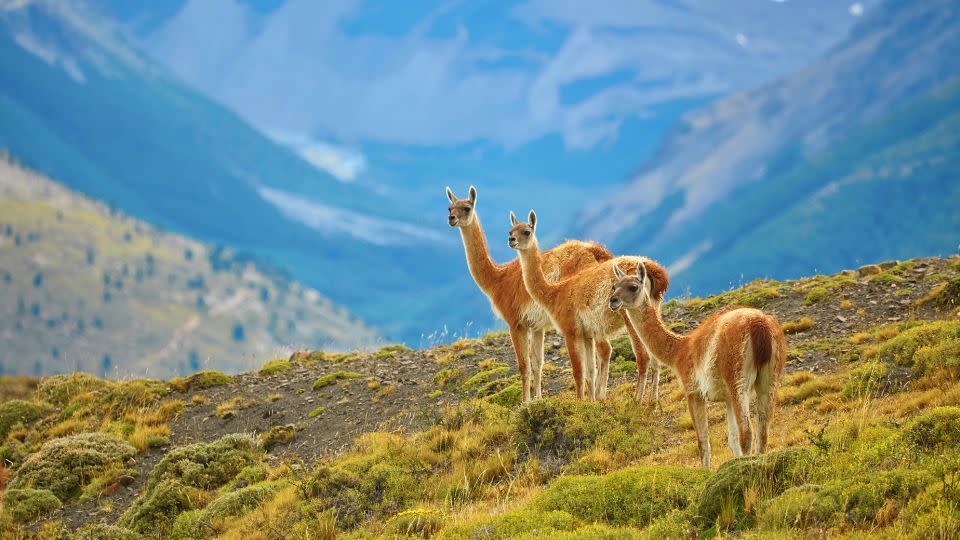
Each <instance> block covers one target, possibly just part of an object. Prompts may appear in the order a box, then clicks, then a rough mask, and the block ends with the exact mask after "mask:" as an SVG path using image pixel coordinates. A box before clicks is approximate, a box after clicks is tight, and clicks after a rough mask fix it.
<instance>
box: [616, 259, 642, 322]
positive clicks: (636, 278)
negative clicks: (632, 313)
mask: <svg viewBox="0 0 960 540" xmlns="http://www.w3.org/2000/svg"><path fill="white" fill-rule="evenodd" d="M610 263H611V264H612V265H613V273H614V275H616V277H617V280H616V281H615V282H614V283H613V292H612V293H611V295H610V309H612V310H614V311H616V310H618V309H620V308H621V307H624V306H626V307H643V306H644V305H645V304H646V303H647V302H648V301H650V280H649V279H647V267H646V266H645V265H644V264H643V261H642V260H641V261H640V262H639V263H637V273H636V274H624V273H623V271H621V270H620V267H619V266H617V260H616V259H614V260H612V261H610Z"/></svg>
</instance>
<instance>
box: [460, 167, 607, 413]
mask: <svg viewBox="0 0 960 540" xmlns="http://www.w3.org/2000/svg"><path fill="white" fill-rule="evenodd" d="M468 193H469V195H468V197H467V198H466V199H458V198H457V196H456V195H454V193H453V191H452V190H451V189H450V188H449V187H447V198H448V199H450V207H449V208H448V212H449V215H448V218H447V221H448V223H449V224H450V226H451V227H456V228H459V229H460V235H461V236H462V238H463V248H464V251H465V252H466V256H467V267H468V268H469V270H470V275H471V276H473V280H474V281H475V282H476V283H477V286H478V287H480V290H481V291H483V293H484V294H485V295H487V297H488V298H489V299H490V304H491V306H492V308H493V312H494V314H496V316H497V317H499V318H500V319H502V320H503V321H505V322H506V323H507V327H508V328H509V330H510V339H511V341H512V342H513V351H514V353H515V354H516V357H517V367H518V370H519V372H520V380H521V381H522V388H523V401H525V402H526V401H529V400H530V399H531V397H533V398H537V399H539V398H540V397H541V396H542V380H543V341H544V332H545V331H546V330H549V329H551V328H553V325H552V323H551V320H550V317H549V315H547V313H546V312H545V311H544V310H543V308H541V307H540V305H539V304H537V303H536V302H534V301H533V299H532V298H530V295H529V294H527V290H526V288H525V287H524V286H523V278H522V276H521V271H520V263H519V262H518V261H517V260H516V259H514V260H513V261H510V262H509V263H507V264H497V263H495V262H494V261H493V259H492V258H491V257H490V251H489V248H488V246H487V238H486V235H485V234H484V232H483V227H482V226H481V225H480V218H479V217H478V216H477V211H476V203H477V190H476V188H475V187H473V186H470V190H469V192H468ZM543 258H544V269H545V270H544V271H545V272H546V274H547V276H548V279H550V280H552V281H556V280H557V279H560V278H562V277H564V276H569V275H571V274H573V273H574V272H576V271H577V270H579V269H581V268H584V267H587V266H593V265H596V264H597V263H599V262H603V261H608V260H610V259H612V258H613V255H612V254H611V253H610V252H609V251H607V249H606V248H604V247H603V246H601V245H599V244H596V243H593V242H579V241H575V240H568V241H566V242H564V243H562V244H560V245H559V246H557V247H555V248H553V249H551V250H549V251H547V252H545V253H544V256H543ZM611 351H612V349H611V347H610V343H609V341H605V340H604V341H598V342H597V343H596V352H597V355H598V356H599V357H600V358H604V357H605V358H609V357H610V353H611ZM529 364H532V366H530V367H532V369H529V368H528V366H529ZM531 371H532V373H531Z"/></svg>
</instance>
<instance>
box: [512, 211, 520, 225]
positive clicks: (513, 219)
mask: <svg viewBox="0 0 960 540" xmlns="http://www.w3.org/2000/svg"><path fill="white" fill-rule="evenodd" d="M519 223H520V221H519V220H518V219H517V216H515V215H514V214H513V210H511V211H510V226H512V227H516V226H517V225H518V224H519Z"/></svg>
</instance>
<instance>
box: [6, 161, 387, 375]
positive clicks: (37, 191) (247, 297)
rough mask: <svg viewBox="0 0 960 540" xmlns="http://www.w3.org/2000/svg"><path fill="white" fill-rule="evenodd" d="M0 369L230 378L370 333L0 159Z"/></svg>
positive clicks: (254, 272) (244, 267)
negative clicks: (271, 359) (294, 350)
mask: <svg viewBox="0 0 960 540" xmlns="http://www.w3.org/2000/svg"><path fill="white" fill-rule="evenodd" d="M0 282H2V283H0V373H5V374H10V373H17V374H25V373H32V374H36V375H40V374H51V373H64V372H71V371H74V370H82V371H87V372H93V373H97V374H99V375H106V376H117V375H120V376H129V375H139V376H143V375H150V376H165V377H167V376H172V375H177V374H183V373H190V372H194V371H197V370H198V369H201V368H203V367H209V368H212V369H218V370H224V371H229V372H237V371H242V370H245V369H249V368H250V364H249V362H250V359H251V357H253V356H254V355H256V356H263V355H270V354H275V353H277V352H279V351H282V350H283V349H285V348H288V347H290V346H303V345H308V344H309V345H310V346H323V347H329V348H332V349H340V350H344V349H351V348H354V347H360V346H369V345H370V344H372V343H375V342H376V341H377V340H378V335H377V333H376V332H375V331H374V330H372V329H371V328H370V327H368V326H367V325H365V324H364V323H363V322H361V321H359V320H357V319H356V318H354V317H352V316H350V314H349V313H348V312H347V311H346V310H344V309H343V308H342V307H339V306H337V305H334V304H333V303H332V302H330V300H328V299H326V298H324V297H323V296H321V295H320V294H319V293H318V292H317V291H316V290H314V289H311V288H308V287H304V286H302V285H300V284H299V283H297V282H296V281H292V280H290V279H289V278H287V277H285V276H284V275H283V274H280V273H278V272H275V271H270V270H265V269H264V268H263V267H262V266H260V265H257V264H255V263H253V262H251V261H249V260H244V259H243V258H241V257H238V256H237V255H236V254H235V253H233V252H231V251H230V250H226V249H222V248H218V247H214V246H210V245H207V244H203V243H200V242H197V241H194V240H191V239H188V238H185V237H183V236H179V235H176V234H171V233H165V232H162V231H160V230H158V229H156V228H154V227H152V226H150V225H147V224H145V223H144V222H142V221H139V220H136V219H133V218H130V217H127V216H125V215H123V214H121V213H119V212H118V211H116V210H113V209H111V208H109V207H107V206H106V205H104V204H102V203H99V202H96V201H93V200H91V199H89V198H86V197H83V196H81V195H79V194H77V193H75V192H72V191H70V190H68V189H66V188H64V187H62V186H61V185H59V184H57V183H55V182H53V181H51V180H49V179H47V178H44V177H42V176H40V175H38V174H35V173H33V172H31V171H29V170H26V169H24V168H21V167H20V166H18V165H14V164H13V163H11V162H10V161H8V160H7V159H3V160H0Z"/></svg>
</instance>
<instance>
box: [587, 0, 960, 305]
mask: <svg viewBox="0 0 960 540" xmlns="http://www.w3.org/2000/svg"><path fill="white" fill-rule="evenodd" d="M957 22H960V3H958V2H955V1H946V0H938V1H933V2H923V3H902V2H887V3H885V4H883V5H881V6H878V7H877V8H876V9H874V10H873V12H872V13H871V15H870V16H869V17H867V18H865V20H864V21H863V23H862V24H861V25H859V26H857V27H855V28H854V30H853V31H852V33H851V36H850V38H849V39H848V40H847V41H846V42H845V43H843V44H841V45H840V46H838V47H836V48H835V49H834V50H832V51H831V52H830V53H829V54H827V55H826V56H825V57H824V58H823V59H822V60H821V61H819V62H817V63H816V64H814V65H812V66H810V67H809V68H807V69H805V70H802V71H800V72H798V73H796V74H794V75H792V76H789V77H786V78H784V79H783V80H781V81H778V82H776V83H773V84H770V85H767V86H764V87H762V88H759V89H756V90H754V91H750V92H745V93H743V94H739V95H736V96H733V97H731V98H728V99H724V100H722V101H720V102H718V103H717V104H715V105H713V106H711V107H709V108H707V109H705V110H702V111H699V112H697V113H693V114H690V115H688V116H687V117H685V119H684V120H683V121H682V122H681V124H680V125H679V126H678V127H677V128H676V129H675V130H674V133H673V135H672V136H670V137H668V139H667V140H666V141H665V142H664V144H663V146H662V147H661V149H660V151H659V152H658V154H657V155H656V156H655V157H654V158H652V159H651V160H650V161H649V162H648V163H647V164H645V165H644V167H643V168H642V169H641V170H640V171H639V172H638V173H637V175H636V176H635V177H633V178H632V179H631V180H630V181H629V182H628V183H627V184H626V185H625V186H624V187H623V189H621V190H620V191H619V192H617V193H616V194H615V195H614V196H613V197H611V198H610V199H608V200H606V201H604V202H602V203H601V204H599V205H598V206H596V207H594V208H591V209H589V210H588V211H586V212H585V213H584V215H583V217H582V218H581V221H580V223H579V224H578V227H579V229H580V230H581V231H583V232H584V233H585V235H586V236H588V237H596V238H606V239H613V240H612V242H611V243H612V244H613V246H614V247H615V248H616V249H618V250H627V251H630V252H639V253H645V254H649V255H651V256H655V257H658V258H661V259H663V260H666V261H669V262H670V263H672V264H673V270H674V271H675V273H677V277H678V279H679V281H677V283H678V284H680V285H681V286H684V285H686V286H690V287H692V289H693V290H694V291H696V292H702V291H706V290H716V289H717V288H719V287H726V286H729V285H730V283H731V282H734V281H735V280H737V279H738V278H739V276H740V275H741V272H743V269H747V272H746V275H747V276H763V275H770V276H779V277H786V276H791V275H798V273H797V272H798V271H799V272H808V271H810V270H812V269H814V268H838V267H839V266H840V265H852V264H855V263H856V261H858V260H865V259H873V258H879V257H881V256H883V255H885V254H891V253H892V254H893V255H895V256H897V257H906V256H910V254H911V252H910V251H909V247H910V243H909V239H915V236H913V233H912V232H907V231H904V232H903V233H901V232H900V228H899V227H897V226H896V225H895V224H894V223H890V222H888V223H887V224H886V225H882V227H881V228H872V229H871V228H870V227H869V226H868V225H867V223H871V221H872V220H873V219H874V218H873V216H874V215H875V214H874V213H873V212H872V211H871V212H870V213H869V214H868V215H867V216H864V219H863V220H862V221H860V220H857V219H854V217H853V216H850V217H851V221H850V222H849V223H848V224H847V225H846V228H848V229H853V230H854V231H857V234H858V235H859V236H854V235H847V236H844V237H842V238H841V237H838V240H844V241H846V242H848V243H845V244H837V245H836V246H835V248H836V250H837V251H841V252H844V251H845V250H848V248H849V251H848V252H847V255H845V256H843V255H841V256H840V257H834V256H828V257H826V258H825V257H823V256H819V257H817V258H811V257H810V255H809V254H810V253H811V252H815V253H818V254H822V253H830V246H828V245H827V244H829V243H832V242H833V241H834V239H833V237H832V236H828V235H823V236H818V235H812V234H801V231H808V229H804V228H803V227H798V228H797V229H795V230H794V235H793V236H789V237H787V238H788V239H790V240H796V241H798V242H800V243H801V244H806V245H809V250H808V251H802V250H801V251H798V252H797V253H796V255H790V254H789V252H790V251H791V250H792V249H793V248H794V247H795V246H796V244H795V243H792V242H787V241H780V240H779V239H778V237H776V236H771V233H772V232H773V229H760V228H759V227H761V226H762V225H764V224H765V223H767V222H768V221H771V220H780V221H779V223H780V225H772V227H774V228H777V229H778V230H779V231H785V230H789V227H788V226H787V225H786V223H787V220H791V219H793V217H788V216H787V215H786V212H788V211H790V209H791V208H794V207H795V205H796V206H797V208H803V207H804V206H805V205H810V204H827V205H829V206H826V210H825V211H824V212H823V215H834V216H839V215H844V214H845V213H846V209H845V208H844V207H843V206H842V205H841V204H840V203H841V202H842V201H841V200H840V199H839V198H836V197H833V198H823V197H819V196H817V193H818V192H819V191H820V190H822V189H824V188H826V187H827V186H828V185H830V184H831V183H832V182H838V181H842V179H843V178H844V177H845V176H846V175H848V174H851V173H852V172H854V171H855V170H856V169H857V167H859V166H860V165H863V166H865V167H867V166H869V164H870V163H873V162H871V161H870V160H871V159H873V158H874V157H876V156H880V155H881V154H883V153H884V152H887V151H889V152H890V153H889V154H888V156H887V158H877V159H881V160H884V163H885V165H887V166H896V165H897V164H898V163H903V164H910V163H911V162H912V161H916V160H918V159H924V157H923V154H925V153H927V152H928V149H927V148H926V147H927V143H926V142H924V141H922V140H920V139H922V137H923V136H924V133H926V132H927V131H928V130H936V129H938V128H937V127H936V121H937V120H938V119H937V118H936V117H935V116H933V117H932V116H930V115H927V116H919V117H917V118H916V119H914V118H912V117H911V116H910V113H900V114H899V115H894V114H895V112H896V111H898V110H901V109H902V108H903V107H906V106H908V105H909V104H911V103H913V106H912V107H913V108H912V109H911V110H914V111H918V110H921V109H923V108H924V107H935V108H938V111H937V112H938V114H940V113H946V114H950V113H953V112H955V111H956V109H955V106H956V103H955V99H953V97H951V96H949V95H948V96H944V95H937V96H935V97H931V96H932V94H933V93H936V92H947V93H948V94H949V93H952V92H954V90H952V89H949V87H948V85H949V84H950V81H952V80H953V79H954V78H955V77H956V76H957V75H958V74H960V60H958V58H957V56H956V55H955V54H954V51H956V50H958V47H960V31H958V30H957V29H958V28H960V25H958V24H956V23H957ZM928 97H929V98H930V99H932V100H934V101H937V102H938V104H937V105H925V104H924V103H925V102H920V101H918V100H921V99H923V98H928ZM914 137H916V138H917V141H916V143H915V144H914V143H911V142H910V140H911V138H914ZM951 140H952V139H951ZM895 146H896V147H897V148H898V149H894V147H895ZM910 148H914V149H916V151H917V152H918V154H917V155H915V156H911V155H909V153H910ZM841 149H842V150H841ZM954 154H955V152H954ZM942 155H943V157H944V158H945V159H948V160H949V159H950V157H951V152H949V151H947V152H942ZM831 160H832V168H831V167H825V166H822V163H824V162H830V161H831ZM897 160H901V161H897ZM938 166H939V167H948V168H949V167H951V166H950V165H942V164H941V165H938ZM944 170H945V169H944ZM941 173H943V170H941V171H940V172H937V173H932V174H933V180H932V181H933V185H931V186H927V187H928V188H930V189H932V190H933V191H932V192H931V194H932V195H933V196H935V197H938V198H941V201H943V202H944V203H946V202H947V201H951V200H953V199H951V198H950V197H951V196H952V194H953V191H952V190H950V189H949V186H945V185H944V180H945V178H943V177H942V176H940V175H941ZM914 174H926V173H924V172H923V171H918V170H914ZM928 183H929V182H928ZM890 186H891V184H889V183H886V184H885V183H874V184H873V185H872V187H873V188H876V189H879V190H880V191H881V192H882V190H883V189H884V188H887V187H890ZM895 193H896V190H895V189H893V188H891V191H890V192H889V193H887V196H886V197H884V198H885V199H886V200H887V206H885V207H884V208H878V210H877V211H879V212H883V211H887V212H888V213H898V211H899V205H906V204H908V203H911V201H907V200H904V199H903V198H895V197H893V196H892V195H894V194H895ZM942 197H947V198H946V199H942ZM846 200H852V199H851V198H848V199H846ZM890 204H892V205H893V207H892V208H891V207H890V206H889V205H890ZM938 207H940V208H943V207H945V205H944V204H941V205H939V206H938ZM927 210H932V209H927ZM798 211H801V210H798ZM794 217H795V216H794ZM881 223H882V222H881ZM861 224H862V226H860V225H861ZM941 225H943V226H947V227H949V228H948V229H947V231H951V230H956V225H957V224H956V223H955V222H954V221H952V220H947V221H946V222H943V223H941ZM874 233H876V234H878V235H883V236H884V237H885V238H888V239H890V241H891V242H892V243H893V246H890V248H889V249H886V250H884V248H883V247H881V246H879V245H878V244H873V243H870V242H869V239H870V238H871V235H872V234H874ZM931 235H932V236H931V238H937V239H938V240H935V241H931V242H921V243H920V244H916V245H915V249H919V250H922V249H927V250H934V251H939V252H946V251H948V250H949V249H951V248H952V246H951V245H950V244H943V243H942V242H940V240H939V239H940V238H942V237H941V236H940V235H939V232H938V231H935V230H933V229H931ZM921 236H922V234H921ZM734 244H737V245H739V246H740V247H739V248H737V249H738V251H737V252H736V253H737V255H745V254H746V255H748V256H747V258H746V259H741V260H740V266H739V268H740V270H739V271H736V272H735V273H734V272H733V268H732V267H731V266H729V265H728V266H727V267H725V268H724V271H723V272H715V271H713V270H709V271H708V270H707V269H705V268H704V269H702V270H701V269H698V268H696V267H695V264H693V263H694V261H696V260H698V259H699V260H705V259H706V258H710V260H714V259H717V258H721V257H727V260H733V256H734V255H733V252H732V251H731V252H729V253H728V250H730V249H732V246H734ZM870 245H873V246H875V247H877V249H875V250H870V249H868V247H869V246H870ZM821 248H823V249H821ZM858 248H863V249H858ZM854 252H855V253H856V254H855V255H854ZM759 253H763V256H764V257H766V258H765V259H763V260H762V261H761V260H760V259H758V255H757V254H759ZM913 253H916V251H914V252H913ZM791 258H792V259H793V260H792V262H791V265H790V266H781V265H780V264H775V263H774V262H773V261H772V260H771V259H778V260H779V262H783V261H785V260H788V259H791ZM823 264H829V265H830V266H822V265H823Z"/></svg>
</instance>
